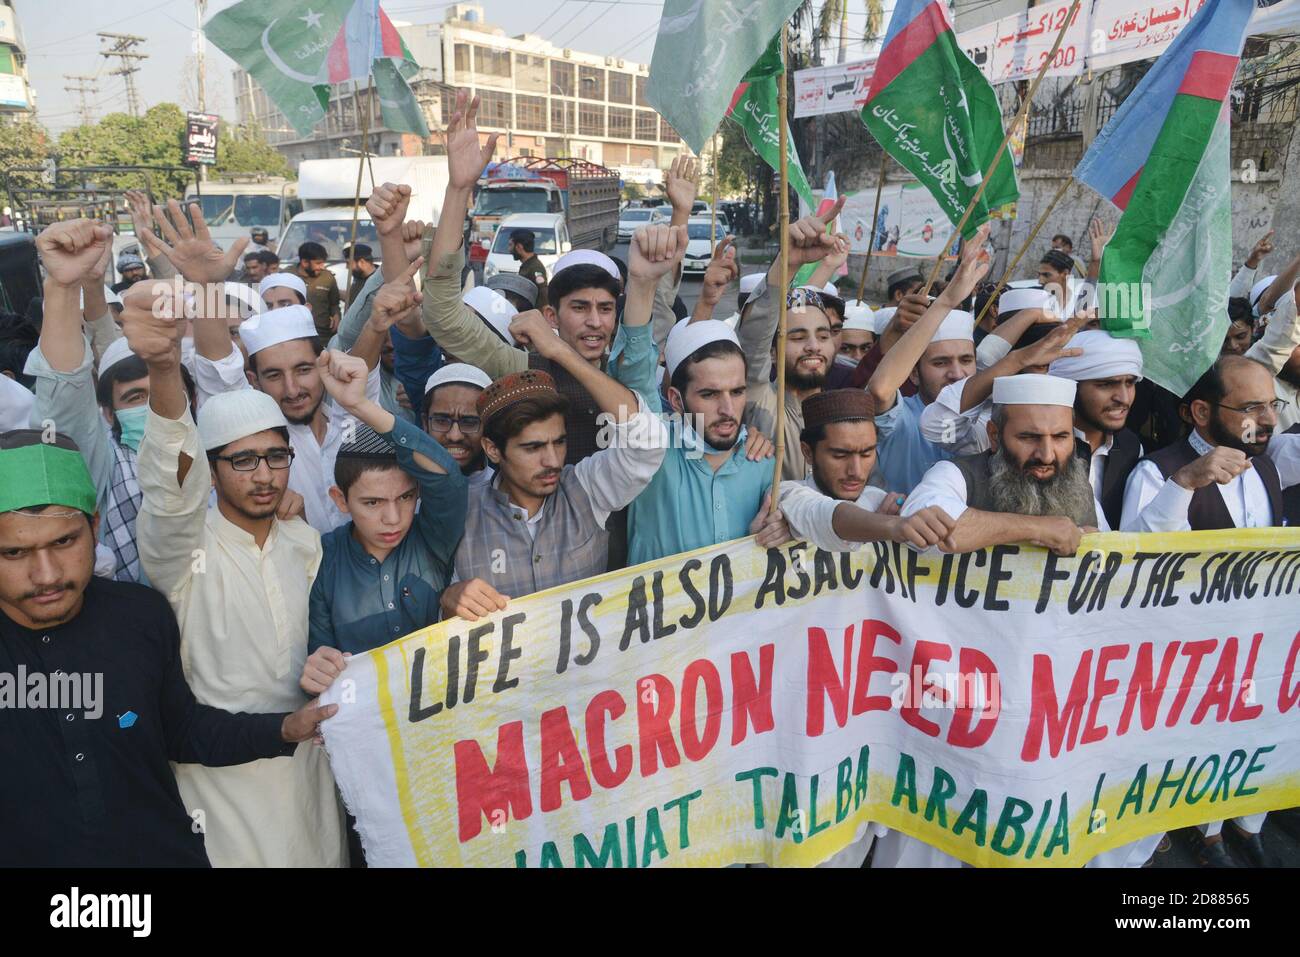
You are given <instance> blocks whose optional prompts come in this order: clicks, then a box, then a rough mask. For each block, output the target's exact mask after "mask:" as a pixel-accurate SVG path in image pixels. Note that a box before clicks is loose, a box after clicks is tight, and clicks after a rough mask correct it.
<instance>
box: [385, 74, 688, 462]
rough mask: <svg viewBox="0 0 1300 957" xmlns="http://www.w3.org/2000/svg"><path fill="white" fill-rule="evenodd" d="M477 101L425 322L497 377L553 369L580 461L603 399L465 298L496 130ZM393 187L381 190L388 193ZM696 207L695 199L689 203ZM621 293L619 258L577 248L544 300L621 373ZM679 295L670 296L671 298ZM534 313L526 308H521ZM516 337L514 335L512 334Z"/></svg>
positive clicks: (458, 158) (463, 124)
mask: <svg viewBox="0 0 1300 957" xmlns="http://www.w3.org/2000/svg"><path fill="white" fill-rule="evenodd" d="M477 111H478V101H477V99H475V100H474V101H472V102H471V101H469V100H468V99H467V97H466V96H464V95H461V94H458V98H457V112H456V114H455V115H454V116H453V117H452V120H451V122H450V123H449V124H448V131H447V166H448V182H447V192H446V195H445V197H444V200H443V205H442V210H441V215H440V217H439V220H438V227H437V230H436V231H435V233H434V237H433V244H432V247H431V250H430V252H429V271H428V274H427V275H426V277H425V285H424V292H425V297H424V306H423V319H424V326H425V328H426V329H427V330H428V332H429V334H430V335H431V336H433V338H434V339H436V340H437V342H438V344H439V345H440V346H441V347H442V348H443V349H444V350H446V351H447V352H448V353H450V354H452V355H454V356H455V357H456V358H457V359H458V360H459V361H461V362H467V363H469V364H470V365H474V366H478V367H479V368H480V369H482V370H483V371H484V372H486V373H487V374H488V375H489V376H491V377H492V379H494V380H496V379H500V378H502V377H503V376H506V375H509V374H511V373H515V372H522V371H524V370H526V369H536V370H539V371H543V372H546V373H547V374H548V375H550V376H551V378H552V379H553V380H554V382H555V387H556V389H557V390H558V391H559V392H560V394H561V395H563V396H564V397H565V398H566V399H567V400H568V402H569V411H568V414H567V415H566V416H565V427H566V430H567V434H568V447H567V451H566V455H565V461H566V462H567V463H568V464H575V463H577V462H579V461H581V460H582V459H584V458H586V457H587V456H589V455H591V454H593V453H594V452H595V451H596V450H597V448H598V446H597V443H596V436H597V435H598V434H599V432H600V426H599V424H598V423H597V421H596V419H597V416H598V415H599V414H600V407H599V403H598V402H597V401H596V400H595V398H594V397H593V396H591V395H590V393H588V392H587V391H586V390H585V389H583V388H582V387H581V385H580V384H579V383H578V381H577V380H576V379H575V378H574V377H573V376H571V375H570V374H569V373H568V371H567V370H566V369H564V368H563V367H562V366H559V365H555V364H554V363H551V362H549V361H547V360H546V359H545V358H543V357H542V356H541V355H540V354H538V353H536V352H525V351H523V350H521V349H519V348H516V345H515V344H514V343H512V342H505V341H502V339H501V337H500V336H499V335H498V334H497V332H496V331H494V330H493V329H491V328H488V327H487V326H486V325H484V323H483V322H481V321H480V320H479V319H478V318H477V317H476V316H475V315H474V314H473V313H472V312H470V311H469V310H468V309H466V307H465V305H464V303H463V302H462V292H461V283H460V276H461V271H462V269H463V266H464V250H463V249H462V243H463V238H464V222H465V213H466V210H467V209H468V207H469V200H470V198H471V196H472V194H473V190H474V184H475V183H476V182H477V180H478V178H479V176H480V174H481V173H482V171H483V169H484V168H485V167H486V166H487V164H488V162H489V160H490V159H491V158H492V151H493V149H494V148H495V144H496V140H497V134H491V135H490V136H488V137H487V142H486V143H480V141H479V135H478V130H477V128H476V127H475V125H474V123H475V115H476V114H477ZM389 192H390V190H389V189H388V187H387V185H385V186H384V187H380V188H378V189H377V190H376V193H377V194H379V195H380V196H381V197H383V196H386V195H387V194H388V193H389ZM687 206H688V208H689V203H688V204H687ZM621 292H622V275H621V274H620V272H619V270H618V266H617V265H616V264H615V263H614V261H613V260H612V259H610V258H609V257H608V256H606V255H604V254H603V253H599V252H596V251H595V250H575V251H574V252H572V253H570V254H568V255H567V256H566V257H565V258H564V259H563V260H562V261H560V262H557V263H556V267H555V269H554V270H553V271H552V273H551V277H550V281H549V284H548V288H547V301H546V303H545V304H543V305H541V311H542V314H543V316H544V317H545V319H546V321H547V322H548V323H549V324H550V325H551V327H552V328H554V329H555V330H556V331H557V332H558V333H559V337H560V339H562V340H563V341H564V342H565V343H566V344H568V345H569V346H571V347H572V348H573V349H574V350H575V351H576V352H577V353H578V354H579V355H580V356H582V358H583V359H584V360H586V361H587V362H588V363H590V364H591V365H592V366H594V367H596V368H597V369H600V370H602V371H608V373H609V374H610V375H611V376H612V377H613V378H615V379H617V378H618V370H617V366H616V365H615V364H611V365H610V366H609V367H608V369H606V361H605V360H606V354H607V353H608V352H609V349H610V347H611V345H612V343H613V339H614V333H615V330H616V326H617V321H616V320H617V302H618V297H619V295H620V294H621ZM671 299H672V297H671V296H669V297H668V300H669V302H671ZM521 315H527V313H524V314H521ZM512 338H513V337H512Z"/></svg>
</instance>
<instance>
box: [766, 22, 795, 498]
mask: <svg viewBox="0 0 1300 957" xmlns="http://www.w3.org/2000/svg"><path fill="white" fill-rule="evenodd" d="M789 29H790V27H789V24H788V23H782V24H781V75H780V77H779V78H778V81H777V82H778V85H777V93H776V103H777V107H776V113H777V147H776V148H777V150H778V151H780V154H781V162H780V164H779V166H780V168H779V170H778V173H779V178H778V182H779V183H780V190H781V191H780V193H779V194H778V196H777V210H778V214H777V229H778V230H780V235H779V239H780V241H781V285H780V287H779V292H778V298H777V327H776V415H775V417H774V421H775V426H774V429H775V431H776V435H775V439H776V465H775V466H773V468H772V501H771V505H770V506H769V507H770V508H776V506H777V504H778V503H779V502H780V501H781V463H782V462H783V461H784V460H785V325H786V305H787V298H788V294H789V286H790V170H789V164H788V162H787V153H788V151H789V146H788V143H789V137H790V124H789V120H788V119H787V118H786V92H785V81H786V77H785V63H786V44H787V42H788V34H789Z"/></svg>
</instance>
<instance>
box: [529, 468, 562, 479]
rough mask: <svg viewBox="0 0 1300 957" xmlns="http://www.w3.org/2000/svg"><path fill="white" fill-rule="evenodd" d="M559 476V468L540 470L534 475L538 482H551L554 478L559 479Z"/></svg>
mask: <svg viewBox="0 0 1300 957" xmlns="http://www.w3.org/2000/svg"><path fill="white" fill-rule="evenodd" d="M559 477H560V470H559V469H545V470H543V471H541V472H538V473H537V474H536V475H535V476H533V478H534V479H535V480H536V481H538V482H549V481H551V480H552V479H558V478H559Z"/></svg>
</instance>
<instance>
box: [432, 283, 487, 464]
mask: <svg viewBox="0 0 1300 957" xmlns="http://www.w3.org/2000/svg"><path fill="white" fill-rule="evenodd" d="M479 288H482V287H479ZM491 384H492V380H491V379H490V378H488V374H487V373H486V372H484V371H483V370H482V369H479V368H477V367H475V366H472V365H469V364H467V363H464V362H452V363H449V364H447V365H445V366H443V367H442V368H441V369H439V370H438V371H437V372H435V373H434V374H433V375H431V376H429V381H428V382H427V383H426V384H425V387H424V407H425V413H424V431H426V432H428V433H429V434H430V435H431V436H433V438H434V440H435V441H436V442H437V443H438V444H439V445H441V446H442V447H443V448H444V449H446V450H447V453H448V454H449V455H450V456H451V457H452V458H453V459H455V461H456V464H457V465H459V466H460V471H461V474H462V475H464V476H465V478H467V479H468V480H469V486H470V488H473V487H474V486H476V485H486V484H487V483H488V482H490V481H492V476H493V474H494V470H493V468H492V466H490V465H488V464H487V457H486V456H484V454H483V420H482V419H481V418H480V417H479V414H478V410H477V408H476V407H475V403H476V402H477V401H478V397H479V396H480V395H481V394H482V393H483V390H484V389H486V388H487V387H488V386H490V385H491Z"/></svg>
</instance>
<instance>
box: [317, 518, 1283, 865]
mask: <svg viewBox="0 0 1300 957" xmlns="http://www.w3.org/2000/svg"><path fill="white" fill-rule="evenodd" d="M1297 594H1300V533H1297V532H1296V531H1294V530H1284V529H1259V530H1250V531H1242V532H1232V533H1219V532H1195V533H1192V532H1189V533H1183V534H1180V535H1125V534H1108V535H1096V536H1090V537H1087V538H1085V539H1084V546H1083V548H1082V549H1081V551H1080V553H1079V554H1078V555H1077V556H1075V557H1073V558H1058V557H1056V556H1053V555H1050V554H1048V553H1047V552H1044V551H1042V550H1041V549H1038V548H1033V547H1029V546H1000V547H997V548H992V549H988V550H984V551H980V552H974V553H971V554H968V555H955V556H954V555H940V554H937V553H926V554H916V553H914V552H911V551H909V550H908V549H906V548H902V547H898V546H893V545H878V546H871V545H869V546H866V547H864V548H863V549H862V550H861V551H858V552H854V553H843V554H831V553H827V552H822V551H818V550H816V549H811V548H808V547H805V546H794V545H791V546H787V547H784V548H781V549H774V550H769V551H764V550H762V549H759V548H757V547H756V546H755V545H754V544H753V543H752V540H748V539H746V540H743V541H738V542H732V543H728V544H726V545H721V546H717V547H715V548H710V549H703V550H700V551H697V552H693V553H690V554H687V555H678V556H673V557H672V558H669V559H665V560H663V561H660V562H656V563H652V564H649V565H643V566H639V567H636V568H632V569H627V570H625V571H620V572H617V573H611V574H609V575H605V576H602V577H600V578H595V579H590V580H587V581H582V582H575V583H574V584H573V585H571V586H566V587H564V588H560V589H555V590H552V591H550V592H546V593H542V594H538V595H534V596H531V597H528V598H525V599H521V600H517V601H513V602H511V603H510V607H509V608H508V609H507V610H506V611H505V612H503V613H500V614H498V615H496V616H494V617H492V618H491V619H486V620H483V621H480V622H477V623H474V624H469V623H466V622H463V621H460V620H453V621H449V622H443V623H441V624H439V625H436V626H434V627H431V628H428V629H425V630H423V631H421V632H418V633H416V634H413V635H410V636H408V637H406V638H403V639H401V640H400V641H397V642H394V643H393V644H390V645H387V646H385V647H384V648H381V649H378V650H376V651H373V652H370V653H368V654H365V655H359V656H355V657H353V658H352V659H351V660H350V663H349V665H348V667H347V669H346V670H345V671H344V673H343V675H342V677H341V678H340V679H339V680H338V681H337V682H336V683H335V685H334V687H333V688H331V689H330V692H329V693H328V694H327V696H326V700H327V701H335V702H338V703H339V704H340V705H341V707H340V710H339V712H338V714H337V715H336V716H335V717H334V718H332V719H330V720H329V721H328V722H326V723H325V725H324V731H325V741H326V746H327V747H328V749H329V753H330V759H331V762H332V764H333V767H334V772H335V775H336V777H337V780H338V783H339V785H340V787H341V788H342V791H343V795H344V797H345V799H346V801H347V803H348V806H349V807H350V808H351V810H352V812H353V813H354V814H355V815H356V816H357V819H358V828H359V830H360V832H361V835H362V838H363V841H364V843H365V847H366V854H367V859H368V861H369V862H370V864H371V865H377V866H403V865H430V866H503V867H648V866H719V865H725V864H731V863H735V862H765V863H768V864H772V865H778V866H809V865H814V864H817V863H820V862H821V861H824V860H825V859H827V858H829V857H830V856H831V855H832V854H834V853H835V852H837V851H839V850H841V849H843V848H844V847H846V846H848V845H849V844H850V843H851V842H852V841H853V840H854V839H855V837H856V836H857V835H859V834H861V833H863V832H864V831H865V829H866V827H867V825H868V823H869V822H880V823H883V824H884V825H886V826H888V827H891V828H895V829H898V830H900V831H903V832H905V833H907V834H910V835H912V836H914V837H916V838H919V839H921V840H923V841H926V842H928V843H930V844H932V845H934V846H936V847H938V848H940V849H942V850H944V851H946V852H947V853H949V854H953V855H956V856H957V857H959V858H961V859H963V860H965V861H967V862H969V863H972V864H976V865H979V866H1012V867H1071V866H1080V865H1082V864H1084V863H1086V862H1087V861H1088V860H1089V859H1091V858H1092V857H1094V856H1095V855H1097V854H1098V853H1100V852H1102V851H1105V850H1109V849H1111V848H1114V847H1118V846H1120V845H1123V844H1126V843H1129V842H1131V841H1134V840H1136V839H1138V838H1140V837H1143V836H1145V835H1148V834H1153V833H1158V832H1161V831H1165V830H1169V829H1173V828H1177V827H1184V826H1188V825H1192V824H1197V823H1200V822H1204V821H1211V820H1217V819H1222V818H1229V817H1235V816H1239V815H1242V814H1248V813H1253V812H1259V811H1265V810H1270V809H1275V808H1281V807H1289V806H1293V805H1296V804H1300V734H1297V729H1298V727H1300V724H1298V723H1300V667H1298V665H1300V662H1298V661H1297V657H1298V655H1300V635H1298V634H1297V631H1298V629H1300V614H1297V608H1298V607H1300V604H1298V603H1297V597H1296V596H1297Z"/></svg>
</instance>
